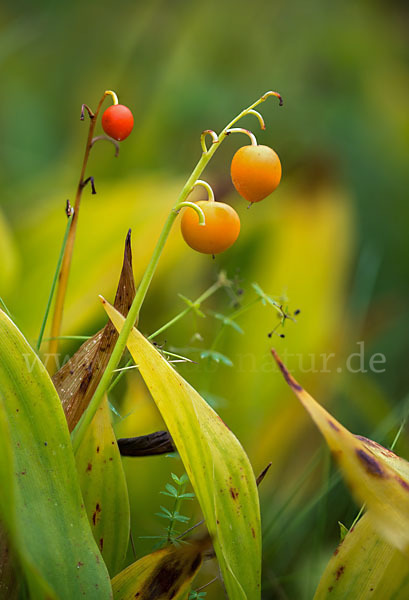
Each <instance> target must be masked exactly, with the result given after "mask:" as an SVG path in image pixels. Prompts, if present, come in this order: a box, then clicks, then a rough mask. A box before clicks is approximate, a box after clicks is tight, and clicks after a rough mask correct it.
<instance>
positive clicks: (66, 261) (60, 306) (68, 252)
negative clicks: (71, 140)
mask: <svg viewBox="0 0 409 600" xmlns="http://www.w3.org/2000/svg"><path fill="white" fill-rule="evenodd" d="M113 93H114V92H112V94H113ZM107 95H111V93H110V92H105V93H104V95H103V96H102V98H101V99H100V101H99V103H98V107H97V110H96V111H95V114H94V113H93V112H92V111H91V110H90V109H89V108H88V107H87V106H86V105H83V108H84V107H85V108H86V109H87V111H88V114H89V118H90V124H89V130H88V137H87V142H86V145H85V152H84V158H83V160H82V167H81V173H80V178H79V182H78V185H77V193H76V196H75V202H74V216H73V219H72V221H71V226H70V230H69V232H68V236H67V243H66V246H65V250H64V256H63V259H62V263H61V270H60V273H59V277H58V287H57V295H56V299H55V305H54V314H53V320H52V325H51V330H50V338H53V339H51V340H50V343H49V346H48V353H49V354H51V355H55V354H57V351H58V339H56V338H58V337H59V335H60V332H61V324H62V316H63V311H64V302H65V296H66V292H67V285H68V278H69V274H70V269H71V261H72V254H73V251H74V242H75V234H76V232H77V223H78V217H79V212H80V204H81V196H82V191H83V189H84V177H85V171H86V168H87V164H88V159H89V153H90V151H91V148H92V138H93V137H94V129H95V125H96V122H97V118H98V114H99V111H100V110H101V106H102V103H103V102H104V100H105V98H106V96H107ZM49 365H50V366H49V368H50V369H53V368H54V367H55V364H53V361H50V363H49Z"/></svg>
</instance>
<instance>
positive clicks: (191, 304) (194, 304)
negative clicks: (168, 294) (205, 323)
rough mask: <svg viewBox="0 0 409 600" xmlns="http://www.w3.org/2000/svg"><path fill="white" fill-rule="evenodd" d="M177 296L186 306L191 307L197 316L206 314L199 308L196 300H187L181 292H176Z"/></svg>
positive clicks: (203, 316)
mask: <svg viewBox="0 0 409 600" xmlns="http://www.w3.org/2000/svg"><path fill="white" fill-rule="evenodd" d="M178 296H179V298H181V299H182V300H183V302H184V303H185V304H187V306H188V307H189V308H191V309H192V310H193V312H194V313H195V314H196V315H197V316H198V317H202V318H205V317H206V315H205V314H204V312H203V311H201V310H200V308H199V307H200V304H198V303H197V302H193V300H189V298H186V296H184V295H183V294H178Z"/></svg>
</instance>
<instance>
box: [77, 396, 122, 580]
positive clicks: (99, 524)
mask: <svg viewBox="0 0 409 600" xmlns="http://www.w3.org/2000/svg"><path fill="white" fill-rule="evenodd" d="M75 460H76V463H77V471H78V479H79V482H80V487H81V492H82V497H83V499H84V504H85V510H86V512H87V515H88V520H89V522H90V524H91V529H92V533H93V534H94V538H95V540H96V542H97V544H98V546H99V549H100V550H101V553H102V556H103V559H104V561H105V564H106V566H107V569H108V571H109V574H110V576H111V577H113V576H114V575H116V574H117V573H118V572H119V571H120V570H121V569H122V567H123V564H124V560H125V555H126V551H127V548H128V542H129V530H130V513H129V497H128V489H127V484H126V479H125V473H124V470H123V466H122V459H121V456H120V454H119V450H118V445H117V443H116V439H115V434H114V431H113V428H112V425H111V411H110V410H109V406H108V402H107V400H106V399H105V400H104V401H103V403H102V404H101V406H100V407H99V409H98V410H97V412H96V413H95V415H94V418H93V419H92V421H91V424H90V426H89V427H88V429H87V431H86V433H85V436H84V439H83V440H82V442H81V445H80V447H79V448H78V450H77V452H76V455H75Z"/></svg>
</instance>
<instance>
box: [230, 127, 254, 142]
mask: <svg viewBox="0 0 409 600" xmlns="http://www.w3.org/2000/svg"><path fill="white" fill-rule="evenodd" d="M226 133H227V134H228V135H230V134H231V133H245V134H246V135H248V136H249V138H250V140H251V145H252V146H257V138H256V136H255V135H254V133H253V132H252V131H249V130H248V129H243V127H233V129H228V130H227V132H226Z"/></svg>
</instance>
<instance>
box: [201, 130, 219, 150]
mask: <svg viewBox="0 0 409 600" xmlns="http://www.w3.org/2000/svg"><path fill="white" fill-rule="evenodd" d="M207 135H210V136H211V138H212V144H217V142H218V141H219V137H218V135H217V133H216V132H215V131H213V130H212V129H206V130H205V131H203V132H202V135H201V136H200V145H201V146H202V150H203V152H207V146H206V136H207Z"/></svg>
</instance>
